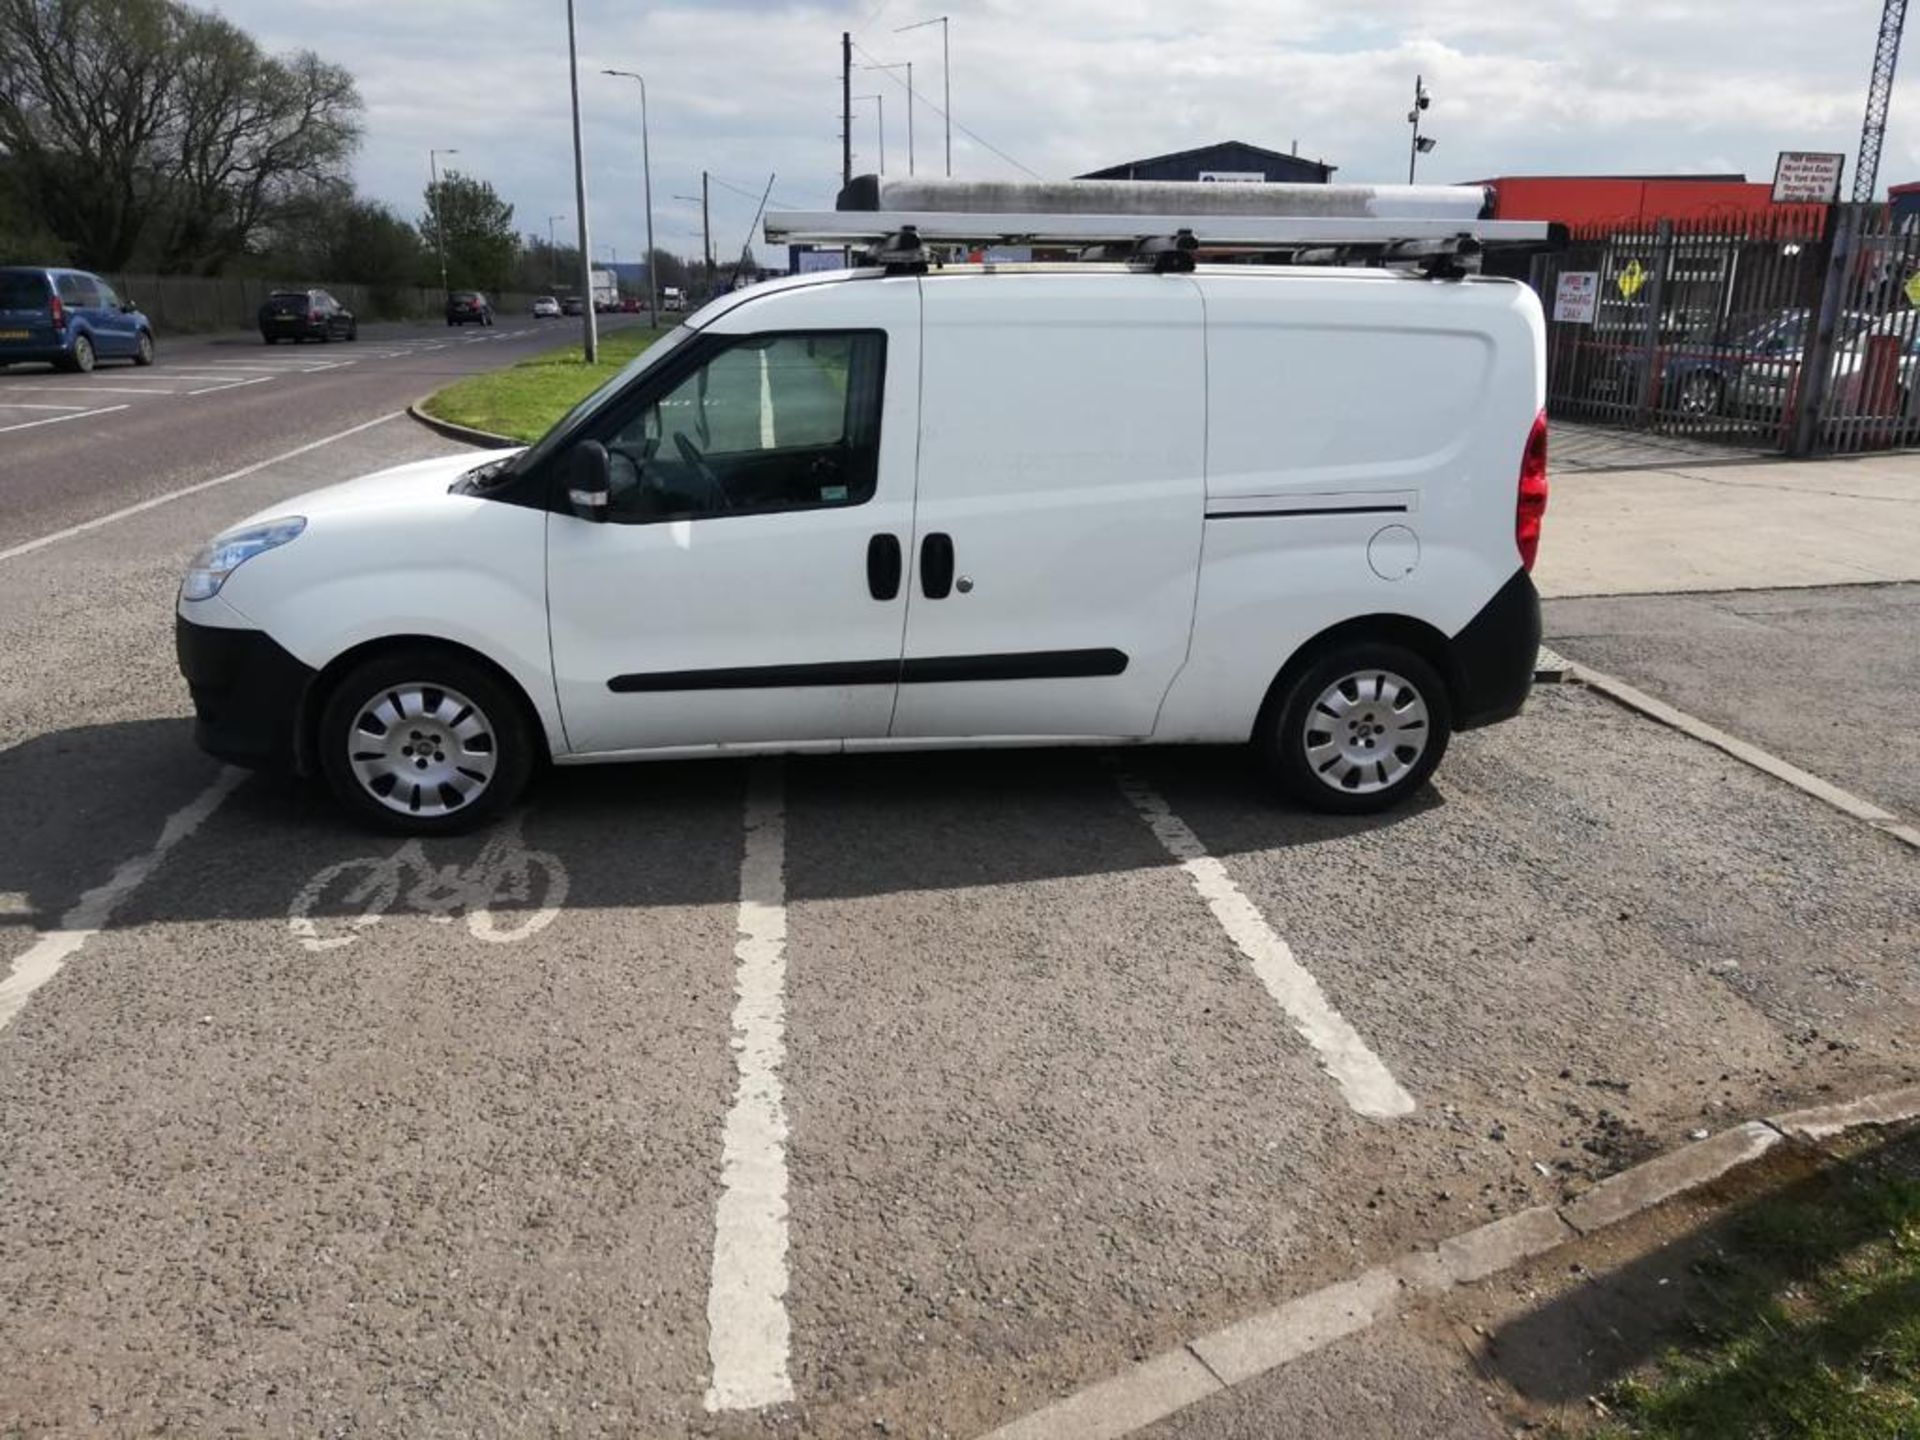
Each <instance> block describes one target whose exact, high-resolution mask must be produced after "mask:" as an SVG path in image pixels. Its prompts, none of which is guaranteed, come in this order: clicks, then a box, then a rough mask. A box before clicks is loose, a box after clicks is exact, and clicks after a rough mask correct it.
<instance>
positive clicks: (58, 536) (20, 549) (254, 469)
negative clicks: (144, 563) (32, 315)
mask: <svg viewBox="0 0 1920 1440" xmlns="http://www.w3.org/2000/svg"><path fill="white" fill-rule="evenodd" d="M109 408H111V409H114V410H124V409H126V408H127V407H126V406H124V405H114V406H111V407H109ZM87 413H88V414H90V415H103V414H105V413H106V411H104V410H90V411H88V412H87ZM406 413H407V412H406V411H404V410H393V411H389V412H388V413H387V414H385V415H379V416H376V417H375V418H373V419H372V420H363V421H361V422H360V423H359V424H358V425H350V426H348V427H347V428H346V429H345V430H336V431H335V432H334V433H333V434H331V435H323V436H321V437H320V438H319V439H318V440H309V441H308V442H307V443H306V444H304V445H296V446H295V447H294V448H293V449H291V450H283V451H281V452H280V453H279V454H278V455H270V456H268V457H267V458H266V459H265V460H256V461H254V462H253V464H251V465H243V466H241V467H240V468H239V469H238V470H229V471H228V472H227V473H226V474H225V475H216V476H214V477H213V479H211V480H202V481H200V482H198V483H197V484H194V485H186V486H182V487H181V488H180V489H178V490H169V491H168V492H167V493H166V494H165V495H156V496H154V497H153V498H152V499H151V500H142V501H141V502H140V503H139V504H137V505H127V506H124V507H122V508H121V509H119V510H110V511H108V512H107V513H106V514H105V515H96V516H94V518H93V519H91V520H82V521H81V522H80V523H79V524H78V525H69V526H68V527H67V528H66V529H64V530H55V531H54V532H53V533H52V534H50V535H42V536H41V537H40V538H39V539H37V540H27V541H23V542H22V543H21V544H18V545H15V546H13V547H11V548H10V549H6V550H0V560H16V559H18V558H19V557H20V556H22V555H31V554H32V553H33V552H34V551H35V550H42V549H45V548H46V547H47V546H49V545H56V544H58V543H59V542H60V541H62V540H70V539H72V538H73V537H74V536H75V535H84V534H86V533H87V531H89V530H98V529H99V528H100V527H101V526H102V525H111V524H112V523H113V522H114V521H116V520H125V519H126V518H127V517H128V516H130V515H142V514H145V513H146V512H147V511H149V510H154V509H157V508H159V507H160V506H162V505H171V504H172V503H173V502H174V501H175V500H184V499H185V498H186V497H187V496H189V495H198V494H199V493H200V492H201V491H202V490H211V489H213V488H214V486H216V485H225V484H228V483H230V482H231V481H234V480H244V479H246V477H247V476H249V475H253V474H257V473H258V472H259V471H262V470H264V469H266V468H267V467H268V466H269V465H278V464H280V463H281V462H282V461H283V460H291V459H293V458H294V457H295V456H297V455H305V454H307V453H308V452H310V451H314V450H318V449H320V447H321V446H323V445H331V444H332V443H333V442H334V441H336V440H344V439H346V438H347V437H348V436H349V435H358V434H359V433H360V432H361V431H362V430H371V429H372V428H373V427H374V426H376V425H384V424H386V423H387V422H388V421H389V420H398V419H399V418H400V417H401V416H402V415H404V414H406ZM80 418H81V417H80V416H78V415H59V416H56V417H54V419H53V420H29V421H27V425H52V424H54V423H55V422H56V421H58V420H78V419H80ZM25 428H26V425H7V426H0V431H4V430H24V429H25Z"/></svg>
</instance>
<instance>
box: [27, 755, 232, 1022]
mask: <svg viewBox="0 0 1920 1440" xmlns="http://www.w3.org/2000/svg"><path fill="white" fill-rule="evenodd" d="M246 778H247V772H246V771H244V770H239V769H236V768H234V767H233V766H231V765H224V766H222V767H221V769H220V773H219V774H218V775H217V776H215V777H214V781H213V783H212V784H211V785H209V786H207V788H206V789H204V790H202V791H201V792H200V793H199V794H198V795H196V796H195V797H194V798H193V799H192V800H190V801H188V802H187V803H186V804H185V805H183V806H181V807H180V808H179V809H178V810H176V811H174V812H173V814H171V815H169V816H168V817H167V819H166V823H165V824H163V825H162V826H161V827H160V838H159V839H158V840H156V841H154V843H153V847H152V848H151V849H149V850H148V851H146V852H145V853H144V854H141V855H136V856H134V857H133V858H132V859H130V860H123V861H121V862H120V865H119V866H118V867H117V868H116V869H115V870H114V872H113V874H112V875H111V876H109V877H108V878H107V881H106V883H105V884H102V885H96V886H94V887H93V889H91V890H89V891H87V892H86V894H84V895H82V896H81V897H80V898H79V899H78V900H77V901H75V902H74V904H73V907H72V908H71V909H69V910H68V911H67V913H66V914H64V915H62V916H61V917H60V928H59V929H57V930H51V931H49V932H47V933H46V934H44V935H42V936H41V937H40V938H39V939H38V940H36V941H34V943H33V944H32V945H30V946H28V947H27V949H26V950H25V951H23V952H22V953H21V954H20V955H19V956H18V957H17V958H16V959H15V960H14V962H13V968H12V970H11V971H10V972H9V973H8V975H7V976H6V978H5V979H0V1030H4V1029H6V1028H7V1025H8V1024H9V1023H10V1022H11V1021H12V1019H13V1017H14V1016H16V1015H18V1014H19V1013H20V1012H21V1010H22V1009H24V1008H25V1006H26V1003H27V1000H28V998H29V997H30V996H32V994H33V992H34V991H36V990H38V989H39V988H40V987H41V986H42V985H44V984H46V983H47V982H48V981H49V980H51V979H53V977H54V976H56V975H58V974H59V973H60V970H61V967H62V966H64V965H65V964H66V963H67V961H69V960H71V959H72V958H73V957H74V956H75V955H78V954H79V953H80V951H81V949H82V948H83V947H84V946H85V945H86V943H87V941H89V940H91V939H92V938H93V937H94V936H95V935H98V934H99V933H100V932H101V931H102V930H104V929H105V928H106V927H107V922H108V921H110V920H111V919H113V912H114V911H115V910H117V909H118V908H119V906H120V902H121V901H122V900H125V899H126V898H127V897H128V896H129V895H131V894H132V893H133V892H134V891H136V890H138V889H139V888H140V887H141V885H143V884H145V883H146V880H147V878H148V877H149V876H150V875H152V874H153V872H154V871H155V870H156V869H158V868H159V865H160V862H161V861H162V860H165V859H166V858H167V854H168V852H169V851H171V850H172V849H173V848H174V847H175V846H177V845H178V844H179V843H180V842H181V841H182V840H185V839H187V838H188V837H189V836H191V835H192V834H193V833H194V831H196V830H198V829H199V828H200V827H201V826H202V825H204V824H205V823H206V820H207V817H208V816H209V815H211V814H213V812H214V811H216V810H218V809H219V808H220V802H221V801H223V800H225V799H226V798H227V796H229V795H231V794H232V793H233V792H234V789H235V787H237V786H238V785H239V784H240V782H241V781H242V780H244V779H246Z"/></svg>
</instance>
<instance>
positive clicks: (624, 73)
mask: <svg viewBox="0 0 1920 1440" xmlns="http://www.w3.org/2000/svg"><path fill="white" fill-rule="evenodd" d="M600 73H601V74H602V75H618V76H621V77H622V78H624V79H627V80H638V81H639V82H640V173H641V176H642V178H643V184H644V187H645V191H646V205H647V324H649V325H654V326H657V325H659V323H660V315H659V310H660V281H659V277H658V275H656V274H655V273H654V272H655V266H654V263H653V147H652V145H651V143H650V142H649V141H648V139H647V81H646V77H645V76H642V75H638V74H636V73H635V72H633V71H632V70H602V71H601V72H600Z"/></svg>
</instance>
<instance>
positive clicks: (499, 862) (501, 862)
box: [287, 814, 568, 951]
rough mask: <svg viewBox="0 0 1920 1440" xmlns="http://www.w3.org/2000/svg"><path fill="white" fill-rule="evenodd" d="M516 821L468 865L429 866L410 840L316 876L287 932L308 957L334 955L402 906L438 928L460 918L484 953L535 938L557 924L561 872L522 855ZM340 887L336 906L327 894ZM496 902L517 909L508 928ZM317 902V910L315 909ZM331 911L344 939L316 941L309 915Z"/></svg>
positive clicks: (551, 862)
mask: <svg viewBox="0 0 1920 1440" xmlns="http://www.w3.org/2000/svg"><path fill="white" fill-rule="evenodd" d="M523 823H524V817H523V816H521V815H518V814H516V815H514V816H512V817H511V818H509V819H508V820H506V821H505V822H504V823H502V824H501V825H499V826H498V827H496V828H495V830H494V831H493V833H492V834H491V835H489V836H488V837H487V843H486V844H485V845H483V846H481V847H480V853H479V855H477V856H476V857H475V858H474V861H473V863H472V864H471V865H468V866H464V867H462V866H459V865H451V864H449V865H435V864H434V863H433V862H432V861H431V860H429V859H428V858H427V852H426V851H425V849H423V848H422V846H421V844H420V842H419V841H418V840H409V841H407V842H406V843H405V844H404V845H402V846H400V848H399V849H397V850H395V851H394V852H393V853H392V854H391V855H389V856H387V857H385V858H384V859H382V858H381V857H380V856H378V855H362V856H359V857H357V858H355V859H352V860H342V861H339V862H338V863H337V864H333V865H329V866H327V867H326V868H325V869H323V870H320V871H318V872H317V873H316V874H315V875H314V876H313V878H312V879H310V880H308V881H307V883H306V884H305V885H303V886H301V887H300V890H299V891H298V893H296V894H295V895H294V897H293V903H292V904H291V905H289V906H288V907H287V929H288V930H289V931H290V932H292V934H293V935H294V937H295V938H296V939H298V940H299V941H300V944H301V945H302V946H303V947H304V948H305V949H308V950H313V951H324V950H338V949H340V948H341V947H342V946H346V945H351V944H353V942H354V941H355V940H357V939H358V938H359V937H360V933H361V932H362V931H364V930H367V929H368V928H370V927H372V926H374V925H377V924H379V923H380V920H381V918H382V917H383V916H384V915H385V914H386V913H387V911H388V910H390V909H391V908H392V907H393V906H394V905H395V904H401V903H404V904H406V905H409V906H411V907H412V908H413V909H415V910H417V911H419V912H420V913H421V914H423V915H425V916H426V917H427V918H428V919H429V920H433V921H437V922H439V923H442V924H445V923H447V922H448V921H450V920H452V918H453V915H454V912H455V911H464V912H466V917H467V933H468V934H470V935H472V936H473V938H474V939H476V940H484V941H486V942H487V943H489V944H492V945H506V944H510V943H511V942H513V941H515V940H525V939H527V938H528V937H529V936H532V935H537V934H539V933H540V932H541V931H542V930H544V929H546V928H547V926H549V925H551V924H552V923H553V922H554V921H555V920H556V919H558V918H559V915H560V909H561V907H562V906H564V905H565V904H566V903H567V883H568V882H567V867H566V866H565V865H563V864H561V862H560V857H559V856H558V855H555V854H553V853H551V852H550V851H546V850H530V849H528V848H527V843H526V838H525V836H524V835H523V834H522V833H521V825H522V824H523ZM338 881H345V882H347V883H346V885H345V886H344V888H342V890H341V892H340V896H339V899H338V900H337V901H336V900H334V899H333V897H331V896H329V895H328V894H327V890H328V887H329V886H332V885H334V884H335V883H336V882H338ZM502 901H506V902H509V903H511V904H514V905H517V906H518V907H520V908H519V909H518V910H517V911H515V912H514V918H513V919H512V920H511V921H502V920H498V919H496V918H495V916H494V906H495V905H496V904H499V903H500V902H502ZM323 902H324V903H323ZM336 908H337V910H338V911H339V912H340V913H341V914H342V915H343V916H351V917H352V918H350V919H347V918H343V919H341V920H340V921H339V922H338V926H339V928H343V929H344V930H345V932H346V933H345V934H340V935H323V934H322V933H321V924H322V923H324V922H325V920H326V917H325V916H324V915H323V917H322V920H321V921H316V920H315V919H314V911H315V910H316V909H320V910H323V911H331V910H335V909H336Z"/></svg>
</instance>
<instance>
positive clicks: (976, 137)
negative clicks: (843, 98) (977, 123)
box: [853, 40, 1046, 180]
mask: <svg viewBox="0 0 1920 1440" xmlns="http://www.w3.org/2000/svg"><path fill="white" fill-rule="evenodd" d="M853 48H854V49H856V50H858V51H859V52H860V53H861V54H862V55H864V56H866V57H867V59H868V60H870V61H872V62H873V63H874V65H875V66H877V67H879V73H880V74H882V75H885V76H886V77H887V79H889V80H891V81H892V82H893V83H894V84H895V85H898V86H899V87H900V88H901V89H902V90H906V89H907V84H906V82H905V81H904V80H902V79H901V78H900V77H899V76H898V75H895V74H894V73H893V72H892V71H891V70H888V69H887V68H885V67H884V66H881V65H880V61H879V58H878V57H877V56H876V55H874V53H873V52H872V51H871V50H869V49H867V48H866V47H865V46H863V45H862V44H861V43H860V42H859V41H858V40H856V41H854V42H853ZM907 93H908V94H909V95H910V96H911V97H912V99H911V100H910V101H909V103H918V104H921V105H924V106H926V107H927V108H928V109H929V110H931V111H933V113H934V114H936V115H938V116H939V117H940V118H941V119H942V120H945V121H947V122H948V123H949V124H950V125H952V126H953V128H954V129H956V130H958V131H959V132H960V133H961V134H962V135H965V136H966V137H967V138H968V139H970V140H972V141H973V143H974V144H976V145H978V146H979V147H980V148H981V149H982V150H987V151H991V152H992V153H993V154H995V155H998V156H999V157H1000V158H1001V159H1002V160H1004V161H1006V162H1007V163H1008V164H1009V165H1011V166H1013V168H1014V169H1016V170H1023V171H1025V172H1026V173H1027V174H1029V175H1031V176H1032V177H1033V178H1034V179H1036V180H1044V179H1045V178H1046V177H1045V176H1044V175H1042V174H1041V173H1040V172H1039V171H1038V170H1035V169H1034V168H1033V167H1031V166H1029V165H1023V164H1021V163H1020V162H1019V161H1018V160H1016V159H1014V158H1013V156H1011V155H1009V154H1008V153H1007V152H1006V151H1004V150H1002V149H1001V148H1000V147H999V146H998V145H995V144H994V143H993V142H992V141H991V140H988V139H986V138H985V137H984V136H982V135H981V134H980V133H979V132H978V131H977V130H970V129H968V128H967V127H966V126H965V125H962V124H961V123H960V122H959V121H958V120H955V119H954V118H953V117H952V116H951V115H949V114H947V112H946V111H945V110H942V109H941V108H940V107H939V106H938V105H936V104H934V103H933V102H932V101H931V100H929V99H927V98H926V97H925V96H924V95H921V94H919V93H918V92H915V91H911V90H909V91H908V92H907Z"/></svg>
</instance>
